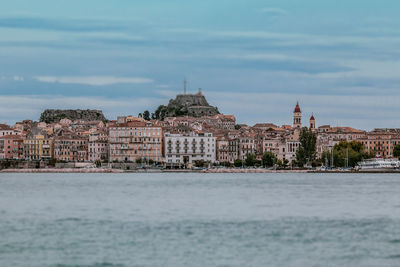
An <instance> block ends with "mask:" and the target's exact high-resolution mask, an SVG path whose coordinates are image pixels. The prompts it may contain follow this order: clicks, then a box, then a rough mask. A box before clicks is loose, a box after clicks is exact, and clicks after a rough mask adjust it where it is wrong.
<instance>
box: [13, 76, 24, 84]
mask: <svg viewBox="0 0 400 267" xmlns="http://www.w3.org/2000/svg"><path fill="white" fill-rule="evenodd" d="M13 80H14V81H17V82H23V81H24V77H22V76H18V75H15V76H14V77H13Z"/></svg>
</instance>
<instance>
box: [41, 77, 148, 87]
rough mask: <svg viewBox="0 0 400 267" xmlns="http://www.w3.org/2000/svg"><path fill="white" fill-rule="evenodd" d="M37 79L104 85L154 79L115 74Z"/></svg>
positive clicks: (137, 82)
mask: <svg viewBox="0 0 400 267" xmlns="http://www.w3.org/2000/svg"><path fill="white" fill-rule="evenodd" d="M35 79H36V80H37V81H40V82H45V83H63V84H86V85H93V86H104V85H112V84H120V83H122V84H144V83H152V82H153V80H152V79H148V78H141V77H114V76H36V77H35Z"/></svg>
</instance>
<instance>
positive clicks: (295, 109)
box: [294, 102, 301, 113]
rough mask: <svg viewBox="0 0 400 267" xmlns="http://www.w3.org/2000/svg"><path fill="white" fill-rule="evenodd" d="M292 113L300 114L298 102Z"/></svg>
mask: <svg viewBox="0 0 400 267" xmlns="http://www.w3.org/2000/svg"><path fill="white" fill-rule="evenodd" d="M294 112H296V113H297V112H301V109H300V106H299V102H297V104H296V107H295V108H294Z"/></svg>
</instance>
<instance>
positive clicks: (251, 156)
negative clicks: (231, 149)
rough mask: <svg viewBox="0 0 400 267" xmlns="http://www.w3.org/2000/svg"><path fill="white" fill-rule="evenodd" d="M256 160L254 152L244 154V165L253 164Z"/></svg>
mask: <svg viewBox="0 0 400 267" xmlns="http://www.w3.org/2000/svg"><path fill="white" fill-rule="evenodd" d="M256 162H257V158H256V155H254V154H247V155H246V161H245V164H246V166H254V165H255V164H256Z"/></svg>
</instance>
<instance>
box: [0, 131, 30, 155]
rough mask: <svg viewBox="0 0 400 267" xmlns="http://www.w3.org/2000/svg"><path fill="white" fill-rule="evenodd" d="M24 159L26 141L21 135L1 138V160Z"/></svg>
mask: <svg viewBox="0 0 400 267" xmlns="http://www.w3.org/2000/svg"><path fill="white" fill-rule="evenodd" d="M24 158H25V156H24V140H23V138H22V137H21V136H20V135H5V136H0V159H24Z"/></svg>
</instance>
